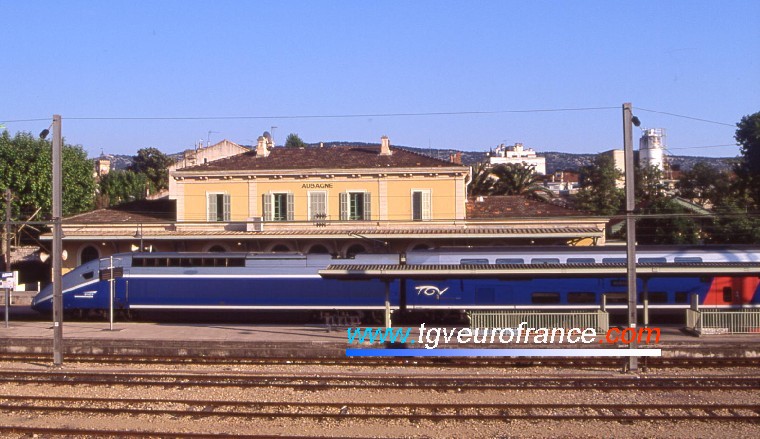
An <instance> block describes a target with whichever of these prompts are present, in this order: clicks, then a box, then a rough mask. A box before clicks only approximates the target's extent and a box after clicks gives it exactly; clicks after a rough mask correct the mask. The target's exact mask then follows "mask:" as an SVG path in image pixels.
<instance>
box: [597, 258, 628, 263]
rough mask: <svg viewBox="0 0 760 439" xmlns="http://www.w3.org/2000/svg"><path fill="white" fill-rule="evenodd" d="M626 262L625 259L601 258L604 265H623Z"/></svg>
mask: <svg viewBox="0 0 760 439" xmlns="http://www.w3.org/2000/svg"><path fill="white" fill-rule="evenodd" d="M626 262H628V259H626V258H602V263H604V264H625V263H626Z"/></svg>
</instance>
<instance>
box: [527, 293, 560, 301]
mask: <svg viewBox="0 0 760 439" xmlns="http://www.w3.org/2000/svg"><path fill="white" fill-rule="evenodd" d="M530 301H531V302H533V303H559V293H533V294H531V295H530Z"/></svg>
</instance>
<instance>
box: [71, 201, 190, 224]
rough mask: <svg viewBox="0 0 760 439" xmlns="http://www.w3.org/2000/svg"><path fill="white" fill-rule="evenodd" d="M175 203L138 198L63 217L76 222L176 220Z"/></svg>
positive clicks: (105, 222) (116, 222) (111, 222)
mask: <svg viewBox="0 0 760 439" xmlns="http://www.w3.org/2000/svg"><path fill="white" fill-rule="evenodd" d="M176 220H177V203H176V201H174V200H169V199H167V198H162V199H158V200H138V201H132V202H130V203H124V204H120V205H118V206H113V207H110V208H108V209H98V210H93V211H92V212H86V213H81V214H79V215H74V216H71V217H68V218H65V219H64V225H65V223H66V222H73V223H78V224H118V223H141V222H156V221H172V222H173V221H176Z"/></svg>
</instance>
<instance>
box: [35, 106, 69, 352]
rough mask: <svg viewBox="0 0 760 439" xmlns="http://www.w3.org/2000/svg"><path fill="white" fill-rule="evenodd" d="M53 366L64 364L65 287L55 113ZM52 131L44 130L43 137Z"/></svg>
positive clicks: (59, 142)
mask: <svg viewBox="0 0 760 439" xmlns="http://www.w3.org/2000/svg"><path fill="white" fill-rule="evenodd" d="M52 126H53V248H52V252H53V366H61V365H63V288H62V284H61V278H62V277H63V276H62V267H61V266H62V265H63V261H62V259H63V239H62V238H63V232H62V229H61V216H62V215H63V203H62V199H61V197H62V194H63V193H62V192H61V190H62V185H63V178H62V175H63V172H62V163H63V160H62V157H63V156H62V146H63V138H62V137H61V115H60V114H54V115H53V125H52ZM49 133H50V131H48V130H47V129H46V130H43V131H42V132H41V133H40V137H41V138H43V139H44V138H45V137H47V135H48V134H49Z"/></svg>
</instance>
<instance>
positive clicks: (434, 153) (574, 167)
mask: <svg viewBox="0 0 760 439" xmlns="http://www.w3.org/2000/svg"><path fill="white" fill-rule="evenodd" d="M307 145H308V146H309V147H318V146H319V144H318V143H316V144H314V143H312V144H307ZM323 145H324V146H340V145H374V146H377V144H376V143H366V142H342V141H341V142H323ZM394 146H396V147H399V148H404V149H407V150H409V151H413V152H416V153H418V154H424V155H427V156H430V157H435V158H437V159H440V160H448V159H449V156H450V155H451V154H454V153H455V152H461V153H462V163H463V164H465V165H473V164H475V163H478V162H481V161H483V160H486V158H487V151H478V152H475V151H457V150H455V149H435V148H416V147H412V146H401V145H394ZM169 155H170V156H171V157H178V156H179V154H169ZM538 155H539V156H541V157H546V172H547V173H549V174H551V173H554V172H555V171H560V170H563V171H578V170H579V169H580V168H581V167H583V166H586V165H589V164H591V163H592V161H593V160H594V157H595V154H573V153H568V152H553V151H550V152H545V153H541V152H540V153H538ZM111 160H112V161H111V163H112V166H113V168H114V169H125V168H127V167H128V166H129V165H130V164H131V163H132V156H128V155H118V154H117V155H111ZM668 160H669V161H670V163H671V165H672V166H674V168H675V169H678V168H680V169H681V170H682V171H686V170H689V169H691V168H692V167H693V166H694V165H695V164H696V163H699V162H708V163H710V164H711V165H713V166H716V167H717V168H718V169H719V170H721V171H729V170H731V167H732V164H733V163H734V162H735V160H736V159H735V158H729V157H721V158H715V157H698V156H680V155H669V156H668ZM676 167H678V168H676Z"/></svg>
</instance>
